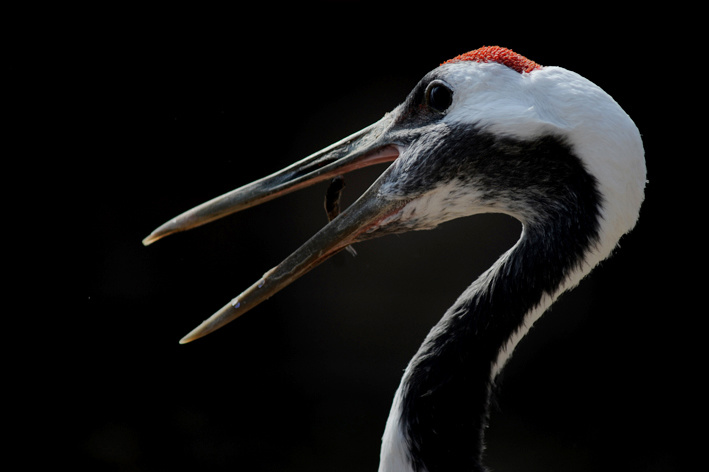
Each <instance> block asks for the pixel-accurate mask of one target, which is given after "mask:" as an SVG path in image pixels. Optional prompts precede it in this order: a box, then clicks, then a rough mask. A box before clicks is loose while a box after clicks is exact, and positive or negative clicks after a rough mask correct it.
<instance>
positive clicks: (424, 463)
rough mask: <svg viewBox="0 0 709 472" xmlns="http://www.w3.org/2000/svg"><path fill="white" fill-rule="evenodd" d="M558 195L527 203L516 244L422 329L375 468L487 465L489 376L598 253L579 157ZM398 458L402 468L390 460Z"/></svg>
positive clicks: (589, 191)
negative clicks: (484, 454)
mask: <svg viewBox="0 0 709 472" xmlns="http://www.w3.org/2000/svg"><path fill="white" fill-rule="evenodd" d="M563 198H564V202H563V203H564V204H563V205H562V204H559V202H558V201H555V202H551V203H550V204H547V205H545V204H542V205H536V206H535V207H534V208H535V214H534V215H531V217H529V218H528V219H527V221H525V222H523V224H524V230H523V233H522V236H521V238H520V240H519V241H518V242H517V244H516V245H515V246H514V247H513V248H511V249H510V250H509V251H508V252H507V253H506V254H504V255H503V256H502V257H501V258H500V259H499V260H498V261H497V262H496V263H495V264H494V265H493V266H492V267H491V268H490V269H488V270H487V271H486V272H485V273H483V274H482V275H481V276H480V277H479V278H478V279H477V280H476V281H475V282H474V283H473V284H472V285H471V286H470V287H469V288H468V289H467V290H466V291H465V292H464V293H463V294H462V295H461V296H460V297H459V298H458V300H457V301H456V303H455V304H454V305H453V306H452V307H451V308H449V309H448V311H447V312H446V313H445V315H444V316H443V318H442V319H441V320H440V322H439V323H438V324H437V325H436V326H435V327H434V328H433V329H432V330H431V332H430V333H429V334H428V336H427V338H426V340H425V341H424V343H423V345H422V346H421V347H420V349H419V351H418V353H417V354H416V355H415V356H414V358H413V359H412V361H411V363H410V364H409V366H408V368H407V369H406V372H405V374H404V377H403V379H402V382H401V385H400V387H399V390H398V391H397V395H396V398H395V401H394V405H393V408H392V414H391V415H390V418H389V422H388V423H387V428H386V431H385V436H384V442H383V448H382V465H381V466H380V472H385V471H387V472H388V471H394V470H396V471H399V470H409V471H413V472H439V471H440V472H442V471H449V470H459V471H484V470H485V469H484V467H483V466H482V465H481V458H482V452H483V431H484V428H485V426H486V422H487V417H488V405H489V399H490V392H491V389H492V385H493V382H494V378H495V376H496V375H497V374H498V373H499V371H500V370H501V369H502V367H503V365H504V363H505V361H506V360H507V358H508V357H509V356H510V354H511V352H512V351H513V349H514V347H515V346H516V344H517V342H518V341H519V340H520V339H521V338H522V337H523V336H524V335H525V334H526V332H527V331H528V330H529V328H530V327H531V325H532V324H533V323H534V321H536V319H538V318H539V316H541V314H542V313H543V312H544V310H546V308H548V307H549V306H550V305H551V304H552V302H553V301H554V300H555V299H556V298H557V297H558V296H559V295H560V294H561V293H562V292H563V291H564V290H567V289H569V288H571V287H573V286H574V285H576V283H578V281H580V279H581V278H582V277H583V276H584V275H585V274H587V273H588V272H590V270H591V269H592V268H593V266H594V265H595V263H596V247H597V246H598V243H599V241H598V237H599V226H600V217H599V215H600V212H601V207H602V201H601V198H600V195H599V194H598V192H597V191H596V182H595V179H593V177H591V176H590V175H589V174H588V173H586V171H585V170H584V169H583V166H581V165H580V163H579V167H578V170H577V178H576V179H575V181H574V182H573V183H572V184H571V185H570V186H569V191H568V192H567V193H566V194H565V195H564V196H563ZM588 261H593V262H590V263H589V262H588ZM395 462H400V463H406V464H407V466H406V467H407V468H406V469H402V468H400V467H399V468H388V467H390V464H392V465H393V464H394V463H395Z"/></svg>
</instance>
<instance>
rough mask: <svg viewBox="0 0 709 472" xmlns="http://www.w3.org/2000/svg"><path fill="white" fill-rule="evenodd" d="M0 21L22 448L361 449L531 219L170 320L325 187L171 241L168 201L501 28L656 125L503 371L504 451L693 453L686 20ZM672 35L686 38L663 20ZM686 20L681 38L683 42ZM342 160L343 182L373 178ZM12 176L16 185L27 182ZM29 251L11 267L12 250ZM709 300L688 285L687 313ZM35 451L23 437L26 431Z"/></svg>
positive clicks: (269, 161) (364, 461)
mask: <svg viewBox="0 0 709 472" xmlns="http://www.w3.org/2000/svg"><path fill="white" fill-rule="evenodd" d="M21 19H22V21H21V22H19V23H18V24H15V25H12V17H8V22H9V23H10V24H11V25H10V26H16V28H11V29H9V30H7V31H9V33H8V34H7V40H6V46H7V54H6V56H5V61H4V66H3V67H4V69H5V74H4V75H5V77H6V78H7V79H9V81H8V82H7V85H6V88H5V91H6V95H7V96H6V98H8V99H9V102H10V104H9V106H6V107H5V111H4V114H5V115H6V117H7V118H9V120H7V122H6V123H7V124H6V126H5V130H6V132H7V137H8V139H7V141H6V142H8V143H10V144H11V146H8V149H9V150H10V156H9V157H10V161H11V162H13V163H19V164H20V167H19V170H17V171H15V170H14V169H11V168H9V167H8V168H7V174H6V186H5V187H4V188H5V195H6V201H7V202H8V204H7V205H6V207H7V210H6V218H7V220H6V221H8V223H6V225H7V226H5V231H6V233H7V236H8V237H9V238H10V239H11V241H12V243H11V244H9V243H8V244H7V245H6V248H7V260H8V261H10V262H11V264H10V265H9V267H10V269H8V270H9V271H11V274H9V275H10V280H12V282H11V283H8V284H6V289H7V290H8V293H7V294H6V295H7V296H8V299H11V300H17V301H19V304H18V305H16V307H11V306H10V305H8V306H9V307H10V308H9V309H8V314H7V318H6V319H7V322H8V327H7V328H6V329H7V331H6V342H5V346H6V349H7V353H6V366H7V369H6V372H7V373H6V376H7V377H6V389H8V390H9V391H10V393H11V394H12V397H11V398H12V401H10V402H7V403H6V405H7V406H8V408H7V417H8V418H9V421H8V422H7V425H8V426H7V428H8V430H9V431H10V432H11V433H12V437H13V441H12V442H10V443H9V444H8V445H9V446H11V447H10V448H9V455H8V457H11V456H13V455H17V456H19V457H21V458H22V459H23V460H24V461H25V462H26V463H27V464H28V465H32V464H34V463H35V462H36V461H39V460H42V459H50V460H52V461H54V462H55V463H60V464H67V465H71V466H72V467H73V468H75V469H79V470H82V469H87V470H108V471H111V470H115V471H162V470H174V471H177V470H205V471H221V470H248V471H301V470H307V471H342V472H349V471H373V470H376V467H377V464H378V455H379V446H380V438H381V434H382V432H383V429H384V423H385V421H386V417H387V415H388V412H389V407H390V403H391V399H392V397H393V394H394V391H395V389H396V387H397V385H398V382H399V379H400V377H401V373H402V371H403V369H404V368H405V366H406V364H407V362H408V360H409V359H410V357H411V356H412V355H413V354H414V352H415V351H416V349H417V347H418V345H419V344H420V342H421V341H422V340H423V337H424V336H425V334H426V333H427V332H428V330H429V329H430V327H431V326H432V325H433V324H434V323H435V322H436V321H437V320H438V319H439V318H440V316H441V315H442V314H443V312H444V311H445V309H446V308H447V307H448V306H450V305H451V304H452V302H453V301H454V300H455V298H456V297H457V295H458V294H459V293H460V292H462V290H463V289H464V288H465V287H467V286H468V284H470V283H471V282H472V281H473V280H474V279H475V278H476V277H477V275H479V274H480V273H481V272H482V271H483V270H485V269H486V268H487V267H489V265H490V264H491V263H492V262H493V261H494V260H495V259H496V258H497V257H498V256H499V255H500V254H502V252H504V251H505V250H506V249H507V248H509V247H510V246H511V245H512V244H514V242H515V241H516V239H517V237H518V236H519V232H520V226H519V224H518V223H517V222H515V221H513V220H511V219H509V218H507V217H503V216H494V215H488V216H477V217H474V218H468V219H465V220H461V221H454V222H451V223H447V224H446V225H443V226H442V227H440V228H439V229H437V230H435V231H428V232H418V233H412V234H407V235H402V236H395V237H389V238H384V239H380V240H375V241H371V242H367V243H364V244H361V245H359V246H358V248H357V249H358V252H359V255H358V256H357V257H356V258H353V257H351V256H350V255H349V254H347V253H344V252H343V253H341V254H338V255H337V256H336V257H335V258H333V259H332V260H330V261H328V262H327V263H325V264H323V265H322V266H320V267H318V268H317V269H316V270H314V271H313V272H311V273H310V274H308V275H306V276H305V277H303V278H302V279H300V280H298V281H297V282H296V283H294V284H292V285H291V286H289V287H288V288H286V289H285V290H283V291H282V292H281V293H279V294H278V295H277V296H275V297H273V298H272V299H271V300H269V301H267V302H266V303H264V304H263V305H261V306H259V307H258V308H257V309H255V310H253V311H252V312H250V313H249V314H248V315H246V316H244V317H243V318H242V319H239V320H238V321H236V322H234V323H232V324H231V325H229V326H228V327H226V328H225V329H222V330H220V331H219V332H217V333H215V334H213V335H211V336H209V337H208V338H206V339H203V340H200V341H199V342H195V343H192V344H189V345H185V346H181V345H178V343H177V341H178V340H179V339H180V338H181V337H182V336H183V335H184V334H186V333H187V332H188V331H189V330H191V329H192V328H193V327H194V326H196V325H197V324H198V323H199V322H200V321H201V320H202V319H204V318H206V317H207V316H209V315H210V314H211V313H212V312H214V311H215V310H216V309H218V308H219V307H221V306H222V305H223V304H224V303H225V302H227V301H228V300H230V299H231V298H232V297H233V296H235V295H236V294H238V293H239V292H240V291H241V290H243V289H244V288H246V287H247V286H249V285H251V284H252V283H253V282H254V281H256V280H257V279H258V278H259V277H260V276H261V274H263V272H265V271H266V270H267V269H269V268H271V267H273V266H274V265H276V264H277V263H278V262H280V261H281V260H282V259H283V258H285V257H286V256H287V255H288V254H290V253H291V252H292V251H293V250H294V249H296V248H297V247H298V246H299V245H300V244H301V243H302V242H304V241H305V240H306V239H307V238H308V237H309V236H311V235H312V234H314V233H315V232H316V231H317V230H318V229H319V228H320V227H322V226H323V224H324V223H325V222H326V218H325V213H324V210H323V208H322V200H323V197H324V193H325V188H326V184H321V185H317V186H315V187H313V188H311V189H307V190H303V191H300V192H297V193H295V194H292V195H289V196H287V197H284V198H282V199H281V200H280V201H274V202H270V203H267V204H264V205H263V206H261V207H257V208H254V209H250V210H247V211H244V212H243V213H241V214H238V215H234V216H231V217H228V218H226V219H224V220H222V221H219V222H215V223H212V224H210V225H208V226H205V227H202V228H199V229H196V230H193V231H191V232H188V233H183V234H179V235H175V236H171V237H169V238H167V239H165V240H164V241H160V242H158V243H156V244H154V245H152V246H150V247H147V248H146V247H143V246H142V245H141V240H142V238H144V237H145V236H147V235H148V234H149V233H150V231H152V230H153V229H154V228H155V227H157V226H158V225H159V224H161V223H163V222H164V221H166V220H167V219H169V218H171V217H173V216H175V215H177V214H178V213H181V212H182V211H184V210H186V209H189V208H191V207H193V206H194V205H196V204H199V203H201V202H203V201H206V200H207V199H210V198H212V197H214V196H216V195H219V194H221V193H223V192H226V191H228V190H231V189H232V188H235V187H237V186H240V185H242V184H245V183H248V182H250V181H252V180H254V179H257V178H259V177H262V176H264V175H267V174H269V173H271V172H273V171H275V170H278V169H280V168H282V167H283V166H285V165H287V164H289V163H291V162H294V161H295V160H297V159H300V158H302V157H304V156H306V155H308V154H310V153H312V152H314V151H316V150H318V149H320V148H322V147H324V146H326V145H328V144H330V143H332V142H334V141H336V140H338V139H340V138H342V137H344V136H346V135H348V134H350V133H352V132H354V131H357V130H359V129H361V128H362V127H364V126H366V125H368V124H370V123H372V122H374V121H376V120H377V119H379V118H380V117H381V116H382V115H383V114H384V113H385V112H387V111H388V110H390V109H392V108H393V107H394V106H396V105H397V104H398V103H400V102H401V101H403V100H404V98H405V96H406V94H407V93H408V91H409V90H410V89H411V88H412V87H413V86H414V85H415V83H416V82H417V81H418V80H419V78H420V77H421V76H423V75H424V74H425V73H426V72H428V71H429V70H430V69H432V68H434V67H436V66H437V65H438V64H439V63H441V62H443V61H445V60H446V59H449V58H451V57H453V56H455V55H457V54H460V53H463V52H466V51H468V50H471V49H475V48H477V47H480V46H483V45H494V44H499V45H502V46H506V47H509V48H511V49H513V50H515V51H516V52H519V53H521V54H523V55H525V56H527V57H529V58H530V59H532V60H535V61H537V62H539V63H540V64H543V65H560V66H563V67H565V68H568V69H571V70H574V71H576V72H578V73H580V74H581V75H583V76H585V77H587V78H589V79H590V80H592V81H593V82H595V83H597V84H599V85H600V86H601V87H603V88H604V89H605V90H606V91H607V92H609V93H610V94H611V95H612V96H613V97H614V98H615V99H616V100H617V101H618V102H619V103H620V105H621V106H622V107H623V108H624V109H625V110H626V111H627V112H628V114H629V115H630V116H631V117H632V118H633V119H634V120H635V122H636V124H637V125H638V127H639V129H640V131H641V133H642V134H643V139H644V143H645V150H646V157H647V165H648V179H649V185H648V187H647V197H646V201H645V204H644V207H643V209H642V213H641V218H640V220H639V224H638V226H637V228H636V230H635V231H634V232H632V233H631V234H630V235H628V236H627V237H625V238H624V239H623V241H622V242H621V247H620V249H619V250H618V251H617V254H616V255H615V256H614V257H613V258H611V259H610V260H608V261H606V262H605V263H604V264H602V265H601V266H600V267H599V268H597V269H596V270H595V271H594V272H593V273H592V275H590V276H589V277H588V278H587V279H585V280H584V281H583V283H582V284H581V285H580V286H579V287H578V288H577V289H576V290H575V291H573V292H571V293H569V294H566V295H565V296H564V297H562V299H561V300H560V301H559V302H557V303H556V304H555V305H554V307H553V308H552V309H551V311H550V312H549V313H547V314H546V315H545V316H544V317H543V318H542V319H541V320H540V321H539V322H538V323H537V325H535V327H534V329H533V330H532V331H531V333H530V334H529V335H528V336H527V337H526V338H525V339H524V340H523V341H522V343H521V344H520V345H519V347H518V349H517V351H516V352H515V355H514V356H513V359H512V361H511V362H510V364H509V365H508V367H507V369H506V370H505V373H504V376H503V378H502V379H501V389H500V392H499V395H498V397H497V402H496V405H495V406H494V408H493V412H492V417H491V426H490V428H489V432H488V436H487V443H488V452H487V459H486V463H487V464H488V465H489V466H490V467H491V468H493V470H499V471H511V470H527V471H532V470H539V471H541V470H544V471H565V470H575V471H587V470H588V471H590V470H637V471H676V470H688V469H686V468H684V464H686V463H687V461H688V453H689V451H691V450H692V449H693V447H692V445H691V441H690V438H691V437H693V436H695V434H696V433H694V429H693V428H694V426H693V425H695V424H697V423H700V422H702V421H703V420H702V419H701V416H700V415H701V410H700V406H703V402H698V401H697V400H696V398H697V393H696V392H697V390H696V389H697V383H699V381H700V380H701V377H702V376H703V373H704V368H703V364H704V362H703V359H702V358H701V357H700V356H699V353H700V352H701V351H702V349H701V348H702V343H701V341H700V339H701V332H702V327H701V326H702V325H701V321H702V319H703V318H705V310H706V309H705V308H704V307H703V306H702V301H703V300H702V298H701V296H702V295H703V294H701V293H699V292H698V289H697V288H696V286H697V285H698V283H699V282H701V281H703V280H704V278H705V272H704V270H703V267H704V264H703V249H702V247H703V245H702V244H701V243H699V242H698V241H699V239H700V237H701V235H702V234H701V229H700V228H699V226H698V225H699V224H700V222H701V219H700V218H698V217H700V216H702V215H703V213H704V208H703V207H704V200H703V197H701V198H700V197H698V196H697V195H698V194H695V193H693V192H692V190H701V185H700V184H698V182H700V180H696V181H695V180H693V179H692V177H693V176H698V177H699V176H701V174H702V172H703V171H702V170H701V169H702V161H703V160H704V159H705V157H706V156H705V154H706V151H705V150H704V148H703V146H702V145H701V142H702V141H703V140H704V139H703V138H704V137H703V136H702V135H701V133H699V134H698V133H696V131H697V130H698V128H696V129H694V128H693V127H692V124H693V123H695V124H699V123H701V122H703V121H705V114H704V113H702V112H700V114H699V115H698V117H697V115H694V114H693V113H694V112H698V111H700V110H701V109H703V108H704V107H705V105H706V104H705V103H703V100H704V95H703V94H702V93H700V90H701V89H702V87H701V85H700V79H699V78H698V77H699V75H700V74H701V72H700V71H701V67H699V66H701V63H702V62H701V59H698V58H697V56H700V53H701V44H700V43H694V42H692V41H691V40H690V34H689V33H691V29H690V28H688V27H687V28H682V31H679V32H678V31H677V30H676V28H677V25H678V24H685V23H683V22H684V21H685V20H688V19H689V18H681V17H680V16H678V15H673V14H671V13H669V14H668V12H667V11H664V12H662V11H657V12H654V11H652V10H643V11H642V12H637V11H633V12H628V13H625V14H620V13H619V12H617V11H615V10H614V9H612V8H608V9H603V8H602V7H601V6H598V7H597V8H594V10H593V11H587V10H580V11H569V10H568V9H558V8H552V7H548V8H547V9H546V10H545V9H544V8H541V7H536V8H535V10H534V11H522V10H520V9H519V8H511V7H506V6H503V5H497V6H491V7H489V8H482V7H479V6H478V7H476V8H469V9H460V8H459V7H457V6H455V5H453V4H446V3H443V2H438V3H435V4H422V5H420V6H417V7H412V6H409V5H400V6H396V7H394V6H392V7H387V8H384V7H382V6H381V5H377V4H369V3H364V2H333V3H322V4H314V5H308V6H298V7H288V8H283V7H281V6H278V5H272V4H263V5H255V6H249V7H235V8H233V9H209V8H206V7H202V8H199V9H198V10H193V9H190V8H188V7H183V8H182V9H179V10H178V9H177V8H176V7H174V6H170V7H166V8H165V9H157V8H155V9H151V10H150V11H148V10H146V9H145V8H132V9H131V8H128V7H126V6H122V7H118V6H116V7H115V9H111V8H108V7H102V8H101V9H100V10H99V9H93V10H92V9H90V8H89V9H77V10H76V11H65V10H62V11H57V12H46V11H45V12H43V15H42V23H41V24H40V23H39V22H37V21H36V17H35V16H34V15H33V14H30V15H25V16H23V17H22V18H21ZM670 29H673V31H674V32H673V33H672V34H671V35H670V33H669V30H670ZM678 33H679V34H680V35H678ZM381 170H382V169H381V168H373V169H367V170H363V171H358V172H356V173H355V174H353V175H352V176H350V177H348V179H347V185H348V186H347V188H346V190H345V197H344V199H345V203H350V202H352V201H353V200H354V198H356V196H357V195H359V194H360V193H361V192H362V191H363V190H364V189H365V188H366V187H367V186H368V185H369V183H371V182H372V181H373V179H374V178H375V177H376V175H378V173H379V172H381ZM14 184H20V185H19V186H15V185H14ZM14 262H19V264H12V263H14ZM697 303H699V305H697ZM15 446H17V447H15Z"/></svg>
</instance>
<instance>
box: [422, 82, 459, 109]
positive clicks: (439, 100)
mask: <svg viewBox="0 0 709 472" xmlns="http://www.w3.org/2000/svg"><path fill="white" fill-rule="evenodd" d="M451 103H453V91H452V90H451V89H450V88H448V86H446V85H445V84H443V83H441V82H431V84H430V85H429V86H428V88H427V89H426V104H427V105H428V106H429V107H430V108H432V109H434V110H436V111H438V112H441V113H443V112H445V111H446V110H447V109H448V107H449V106H451Z"/></svg>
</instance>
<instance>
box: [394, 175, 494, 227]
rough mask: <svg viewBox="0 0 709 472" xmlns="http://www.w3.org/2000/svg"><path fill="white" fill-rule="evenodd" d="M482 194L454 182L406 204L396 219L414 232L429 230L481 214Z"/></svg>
mask: <svg viewBox="0 0 709 472" xmlns="http://www.w3.org/2000/svg"><path fill="white" fill-rule="evenodd" d="M481 195H482V193H481V192H480V191H478V190H477V189H475V188H472V187H471V186H470V185H464V184H463V183H462V182H460V181H458V180H453V181H450V182H447V183H444V184H441V185H439V186H438V187H436V188H435V189H433V190H431V191H430V192H427V193H425V194H424V195H422V196H420V197H418V198H416V199H414V200H412V201H411V202H409V203H408V204H407V205H406V206H404V208H403V209H402V210H401V212H400V213H399V215H398V216H399V219H400V220H401V222H402V223H404V224H406V225H407V226H414V225H415V226H416V228H415V229H432V228H435V227H436V226H438V225H439V224H441V223H444V222H446V221H449V220H453V219H456V218H461V217H464V216H470V215H475V214H478V213H483V212H484V211H485V209H484V208H483V207H482V206H481V204H480V197H481Z"/></svg>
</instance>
